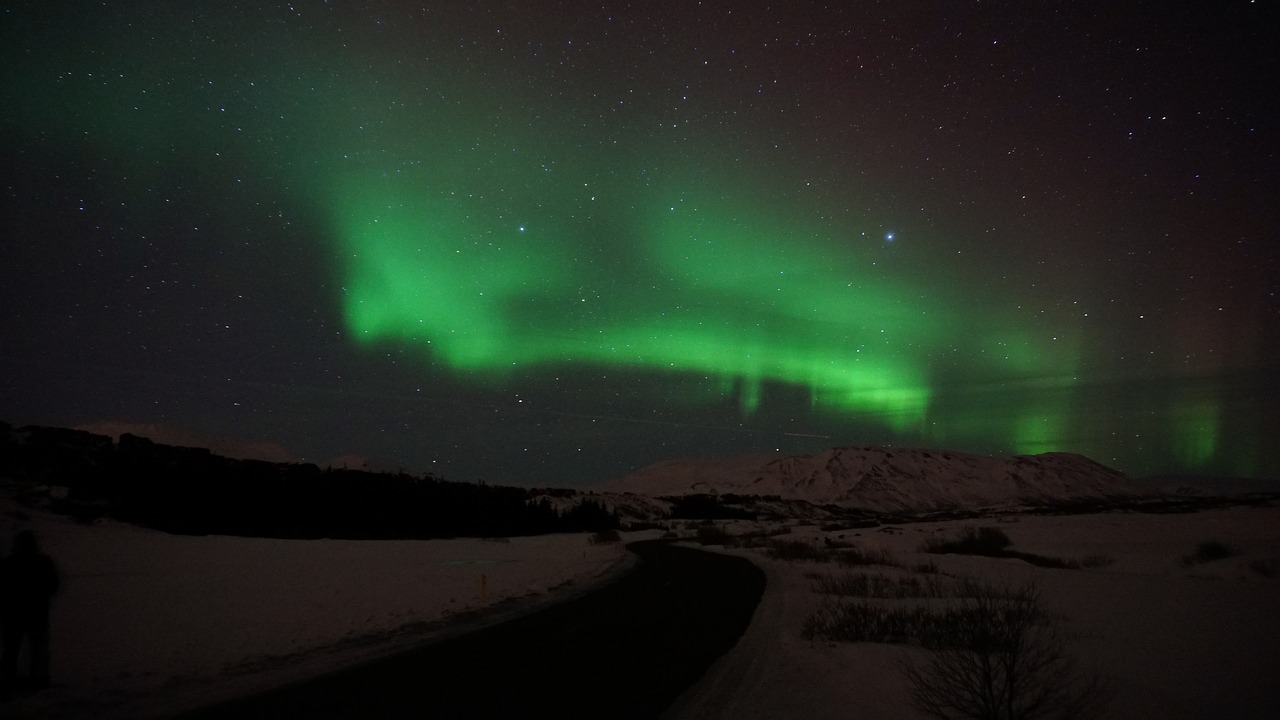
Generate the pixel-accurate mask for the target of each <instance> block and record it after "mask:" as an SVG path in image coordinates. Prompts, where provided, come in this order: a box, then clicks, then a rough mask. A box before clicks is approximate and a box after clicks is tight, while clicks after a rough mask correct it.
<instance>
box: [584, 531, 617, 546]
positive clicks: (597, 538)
mask: <svg viewBox="0 0 1280 720" xmlns="http://www.w3.org/2000/svg"><path fill="white" fill-rule="evenodd" d="M588 542H590V543H591V544H592V545H605V544H608V543H617V542H622V536H621V535H619V534H618V531H617V530H601V531H600V532H597V533H592V534H591V537H590V538H588Z"/></svg>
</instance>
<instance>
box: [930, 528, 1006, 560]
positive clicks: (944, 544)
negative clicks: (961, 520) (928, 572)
mask: <svg viewBox="0 0 1280 720" xmlns="http://www.w3.org/2000/svg"><path fill="white" fill-rule="evenodd" d="M1012 544H1013V541H1012V540H1010V539H1009V536H1008V535H1005V534H1004V531H1003V530H1001V529H999V528H993V527H980V528H975V527H966V528H964V529H963V530H961V531H960V533H959V535H957V536H944V537H932V538H929V539H928V540H926V541H925V543H924V551H925V552H927V553H934V554H936V555H945V554H948V553H957V554H961V555H991V556H998V555H999V554H1001V553H1003V552H1004V550H1005V549H1006V548H1008V547H1009V546H1010V545H1012Z"/></svg>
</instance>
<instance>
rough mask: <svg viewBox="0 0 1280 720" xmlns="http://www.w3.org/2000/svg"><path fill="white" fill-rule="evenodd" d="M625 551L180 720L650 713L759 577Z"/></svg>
mask: <svg viewBox="0 0 1280 720" xmlns="http://www.w3.org/2000/svg"><path fill="white" fill-rule="evenodd" d="M627 547H628V549H629V550H630V551H632V552H634V553H636V554H637V555H639V556H640V563H639V564H638V565H637V566H636V568H635V569H634V570H633V571H632V572H631V573H629V574H628V575H626V576H625V577H623V578H622V579H621V580H619V581H618V582H616V583H613V584H611V585H608V586H606V587H604V588H601V589H600V590H597V591H595V592H592V593H590V594H588V595H584V596H582V597H579V598H577V599H574V600H570V601H567V602H564V603H560V604H558V605H553V606H551V607H549V608H547V609H545V610H541V611H539V612H536V613H533V614H530V615H527V616H524V617H521V618H518V619H516V620H512V621H510V622H506V623H503V624H501V625H496V626H493V627H489V628H485V629H482V630H478V631H476V632H474V633H470V634H467V635H464V636H460V637H456V638H451V639H448V640H443V641H440V642H438V643H434V644H431V645H428V646H425V647H422V648H418V649H414V650H408V651H405V652H403V653H399V654H396V655H393V656H391V657H386V658H382V659H379V660H377V661H374V662H370V663H367V664H364V665H359V666H356V667H352V668H348V669H346V670H342V671H339V672H337V673H333V674H330V675H325V676H322V677H319V678H315V679H313V680H308V681H306V682H302V683H298V684H295V685H290V686H287V687H283V688H279V689H276V690H272V691H269V692H267V693H264V694H261V695H256V696H251V697H247V698H242V699H238V700H233V701H230V702H227V703H223V704H219V705H215V706H213V707H210V708H206V709H203V710H199V711H197V712H194V713H189V714H186V715H183V716H182V717H183V718H189V719H191V720H195V719H199V720H212V719H214V718H280V717H299V718H301V717H306V718H354V717H360V718H432V719H433V720H434V719H446V718H503V719H504V720H511V719H515V718H556V719H558V720H559V719H565V720H568V719H571V718H591V719H592V720H598V719H599V718H620V719H621V718H653V717H656V716H657V715H658V714H659V713H661V712H662V710H664V709H665V708H666V707H667V706H668V705H670V704H671V703H672V701H674V700H675V699H676V697H677V696H678V695H679V694H680V693H681V692H683V691H684V690H685V689H686V688H688V687H689V686H690V685H692V684H693V683H694V682H695V681H697V680H698V678H699V677H701V676H702V674H703V673H704V672H705V671H706V669H707V667H708V666H710V665H711V663H712V662H713V661H714V660H715V659H716V658H717V657H719V656H720V655H722V654H723V653H724V652H726V651H727V650H728V649H729V648H731V647H732V646H733V645H734V643H736V642H737V640H738V638H739V637H740V636H741V635H742V633H743V631H744V630H746V628H747V626H748V625H749V624H750V623H751V617H752V615H753V614H754V612H755V609H756V605H757V604H758V603H759V602H760V597H761V595H762V594H763V592H764V586H765V576H764V573H763V572H761V570H760V569H759V568H757V567H756V566H755V565H752V564H751V563H750V562H749V561H747V560H745V559H743V558H738V557H730V556H727V555H721V554H716V553H710V552H703V551H700V550H695V549H691V548H686V547H679V546H675V545H671V544H669V543H664V542H660V541H647V542H639V543H633V544H631V545H628V546H627Z"/></svg>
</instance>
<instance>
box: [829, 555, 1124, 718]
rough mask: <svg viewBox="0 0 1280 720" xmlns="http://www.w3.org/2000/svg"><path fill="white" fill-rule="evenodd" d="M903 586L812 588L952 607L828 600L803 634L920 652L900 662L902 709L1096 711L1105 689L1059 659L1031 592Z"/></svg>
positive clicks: (940, 713) (1050, 714)
mask: <svg viewBox="0 0 1280 720" xmlns="http://www.w3.org/2000/svg"><path fill="white" fill-rule="evenodd" d="M911 580H914V578H889V577H887V576H884V575H866V574H857V575H850V576H846V577H841V578H835V579H831V580H821V581H819V584H820V585H822V586H823V587H829V588H831V589H839V590H842V591H845V592H844V593H843V594H849V595H853V596H857V597H877V598H878V597H889V598H899V597H902V598H930V599H932V598H938V597H943V598H950V599H952V602H950V603H947V604H945V605H943V606H938V605H937V604H936V603H930V604H922V603H919V602H914V603H901V602H888V603H886V602H881V603H878V604H873V603H870V602H865V601H857V602H844V601H841V602H836V603H833V604H830V605H828V606H826V607H825V608H823V609H822V610H820V611H819V612H818V613H816V614H814V615H813V616H811V617H810V618H809V619H808V621H807V622H806V623H805V628H804V635H805V637H806V638H822V639H826V640H834V641H841V642H877V643H900V644H911V645H917V646H919V647H920V648H921V649H922V650H924V651H925V652H924V654H923V655H918V654H913V655H909V656H908V657H907V658H906V659H904V660H903V662H902V671H903V673H904V674H905V675H906V677H907V679H908V681H909V682H910V690H909V692H910V695H911V700H912V704H913V705H914V706H915V708H916V709H917V710H919V711H920V712H921V713H923V714H924V715H926V716H928V717H933V718H941V719H946V718H995V719H1000V720H1003V719H1006V718H1007V719H1009V720H1012V719H1013V718H1059V717H1060V718H1069V717H1073V718H1082V717H1090V716H1092V715H1094V714H1096V713H1097V712H1099V711H1100V710H1101V709H1102V707H1103V705H1104V704H1105V702H1106V700H1107V698H1108V696H1109V692H1108V688H1107V687H1106V684H1105V683H1104V682H1103V680H1102V679H1101V677H1100V676H1099V675H1097V674H1092V675H1089V674H1085V673H1082V672H1080V671H1079V670H1078V669H1077V668H1076V666H1075V665H1074V663H1073V662H1072V661H1071V659H1070V658H1069V657H1067V655H1066V654H1065V653H1064V651H1063V648H1062V641H1061V638H1060V635H1059V632H1058V629H1057V626H1056V624H1055V623H1054V622H1053V619H1052V618H1051V617H1050V616H1049V615H1048V614H1047V613H1046V612H1045V611H1044V610H1043V607H1042V605H1041V603H1040V599H1039V595H1038V593H1037V592H1036V590H1035V588H1034V587H1031V586H1026V587H1018V588H1009V587H1003V586H997V585H991V584H986V583H981V582H978V581H973V580H957V581H950V582H940V581H939V579H937V578H927V579H926V582H918V581H917V582H915V583H913V582H911ZM917 593H918V594H917Z"/></svg>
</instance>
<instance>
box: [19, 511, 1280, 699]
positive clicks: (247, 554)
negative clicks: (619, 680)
mask: <svg viewBox="0 0 1280 720" xmlns="http://www.w3.org/2000/svg"><path fill="white" fill-rule="evenodd" d="M11 510H12V508H11V507H0V539H2V542H3V544H4V546H5V548H6V549H7V545H8V538H10V537H11V536H12V533H13V532H14V531H16V530H17V529H20V528H21V527H32V528H34V529H35V531H36V532H37V533H38V535H39V539H40V541H41V544H42V547H43V549H45V550H46V551H47V552H48V553H49V554H50V555H51V556H53V557H54V558H55V559H56V561H57V562H58V564H59V567H60V569H61V572H62V575H63V578H64V583H65V584H64V589H63V591H62V592H61V593H60V594H59V596H58V597H57V599H56V602H55V605H54V613H53V645H52V651H53V652H52V655H53V674H54V687H52V688H50V689H49V690H47V691H44V692H42V693H40V694H38V695H36V696H35V697H33V698H29V699H27V700H25V701H22V702H21V703H19V704H13V703H11V704H9V705H6V706H0V716H4V715H6V714H9V715H15V716H18V717H24V716H25V717H45V716H54V717H61V716H95V717H98V716H105V717H145V716H151V715H157V714H162V713H164V712H168V711H172V710H176V709H182V708H187V707H193V706H195V705H199V704H202V703H206V702H209V701H212V700H216V699H219V698H224V697H231V696H234V695H238V694H243V693H246V692H250V691H252V690H255V689H259V688H262V687H266V686H270V685H273V684H279V683H282V682H286V681H288V680H291V679H294V678H300V677H305V676H310V675H314V674H317V673H320V672H323V671H324V670H326V669H331V668H334V667H337V666H340V665H343V664H346V663H351V662H358V661H360V660H362V659H366V658H369V657H371V656H374V655H378V654H383V653H386V652H390V651H393V650H395V649H397V648H402V647H405V646H407V645H412V644H415V643H419V642H422V641H423V640H425V639H430V638H432V637H439V636H441V635H442V634H447V633H454V632H461V631H463V630H465V629H466V628H469V627H473V626H475V625H477V624H479V623H484V622H496V621H497V620H499V619H502V618H504V617H507V616H510V615H511V614H513V613H516V612H519V611H521V610H522V609H527V608H529V607H533V606H537V605H540V604H542V603H546V602H552V601H554V600H556V599H559V598H562V597H565V596H567V595H570V594H572V593H575V592H581V591H583V590H585V589H586V588H588V587H591V586H593V585H595V584H597V583H599V582H603V580H604V579H605V578H606V577H608V576H610V575H612V574H613V573H617V572H621V571H622V570H623V569H624V568H625V567H626V566H627V564H628V563H629V562H630V560H629V559H628V558H629V557H630V556H629V554H627V553H625V551H624V550H623V548H622V546H620V545H616V544H615V545H591V544H589V543H588V541H587V538H586V536H583V535H559V536H545V537H535V538H513V539H511V541H510V542H509V543H501V542H490V541H483V540H441V541H422V542H412V541H407V542H358V541H330V540H318V541H283V540H253V539H243V538H231V537H177V536H170V535H165V534H163V533H156V532H151V531H147V530H142V529H138V528H134V527H131V526H127V525H122V524H118V523H104V524H99V525H95V526H92V527H84V526H80V525H77V524H75V523H72V522H70V521H68V520H65V519H62V518H58V517H54V516H49V515H45V514H42V513H38V512H37V513H30V516H29V517H28V518H27V519H21V518H17V517H15V516H14V515H13V514H12V512H10V511H11ZM970 524H972V525H998V527H999V528H1000V529H1001V530H1003V531H1004V532H1005V533H1007V534H1008V536H1009V537H1010V538H1012V540H1013V547H1014V548H1015V549H1017V550H1020V551H1023V552H1031V553H1038V554H1041V555H1050V556H1056V557H1063V558H1068V559H1075V560H1080V559H1083V558H1086V557H1089V556H1105V557H1107V558H1109V560H1110V563H1109V564H1106V565H1104V566H1101V567H1092V568H1086V569H1079V570H1050V569H1043V568H1037V567H1032V566H1030V565H1028V564H1026V563H1024V562H1022V561H1020V560H1014V559H993V558H984V557H971V556H960V555H926V554H923V553H920V552H919V549H920V545H921V543H922V542H923V541H924V539H925V538H927V537H930V536H931V535H933V534H935V533H939V532H948V531H952V530H955V529H956V528H959V527H962V526H964V525H970ZM746 525H747V524H746V523H738V524H737V529H738V530H742V529H745V526H746ZM824 537H825V538H829V539H831V540H833V541H845V542H854V543H856V544H858V545H859V546H860V547H863V548H865V549H884V550H887V551H889V552H891V553H893V555H894V556H895V557H896V558H897V559H898V560H899V561H900V562H902V563H903V564H905V565H906V566H908V567H912V566H915V565H917V564H919V563H928V562H932V563H934V564H935V565H936V566H937V567H938V569H939V570H940V571H941V572H943V573H949V574H956V575H968V576H974V577H980V578H987V579H991V580H995V581H1000V582H1007V583H1014V584H1018V583H1022V582H1024V581H1034V582H1035V583H1036V584H1037V585H1038V586H1039V588H1040V590H1041V593H1042V597H1043V599H1044V600H1045V601H1046V603H1047V604H1048V605H1049V606H1050V609H1051V610H1052V611H1053V612H1054V613H1056V614H1057V615H1059V616H1060V617H1061V618H1062V621H1063V627H1064V630H1065V631H1066V636H1067V638H1068V641H1069V644H1070V647H1069V649H1070V650H1071V652H1072V653H1073V654H1074V655H1075V656H1076V657H1077V658H1078V660H1079V661H1080V663H1081V664H1082V665H1083V666H1084V667H1086V668H1096V669H1098V670H1100V671H1102V672H1104V673H1105V674H1106V675H1107V676H1108V677H1109V678H1110V679H1111V681H1112V683H1113V685H1114V687H1115V690H1116V695H1115V698H1114V700H1113V702H1112V704H1111V710H1112V714H1113V716H1115V717H1134V718H1145V717H1153V718H1155V717H1158V718H1171V719H1177V718H1207V717H1232V718H1271V717H1280V686H1278V685H1277V684H1276V683H1275V681H1274V677H1275V671H1276V669H1277V668H1280V614H1278V613H1277V612H1276V608H1280V578H1277V577H1275V576H1274V575H1275V574H1276V571H1277V570H1278V569H1280V508H1248V507H1237V508H1231V509H1221V510H1211V511H1204V512H1200V513H1193V514H1178V515H1143V514H1121V513H1113V514H1098V515H1077V516H1058V517H1043V516H1016V517H1010V518H1007V519H1006V521H1005V522H998V523H997V521H995V520H984V521H970V522H960V521H951V522H939V523H919V524H909V525H903V526H901V527H900V528H873V529H864V530H847V531H843V532H829V533H824V532H821V531H819V530H818V529H816V528H814V527H795V528H793V531H792V532H791V533H790V534H789V535H784V536H781V538H780V539H791V540H796V539H802V540H807V541H809V542H811V543H813V544H814V545H815V546H824V545H825V543H823V541H822V539H823V538H824ZM1206 540H1216V541H1219V542H1222V543H1225V544H1227V545H1229V546H1231V547H1233V548H1235V549H1236V550H1238V551H1239V554H1237V555H1234V556H1232V557H1228V558H1226V559H1223V560H1217V561H1214V562H1209V563H1202V564H1194V565H1189V566H1188V565H1184V564H1183V562H1182V558H1183V557H1184V556H1186V555H1188V554H1190V553H1192V552H1193V550H1194V548H1195V546H1196V544H1197V543H1199V542H1202V541H1206ZM727 552H731V553H734V554H741V555H744V556H747V557H749V558H751V559H752V560H753V561H754V562H756V563H757V564H759V565H760V566H761V567H763V568H764V569H765V572H766V573H767V575H768V580H769V585H768V588H767V589H766V592H765V596H764V599H763V600H762V604H761V606H760V608H759V610H758V611H757V613H756V616H755V619H754V622H753V624H752V626H751V627H750V628H749V629H748V631H747V633H746V635H744V637H743V638H742V640H741V641H740V642H739V643H738V645H737V646H736V647H735V648H734V649H733V650H731V651H730V653H729V654H728V655H726V656H725V657H724V658H722V659H721V660H720V661H718V662H717V663H716V665H714V666H713V667H712V669H711V671H710V672H709V673H708V675H707V676H706V677H705V678H704V679H703V680H702V681H701V682H700V683H699V684H698V685H697V686H695V687H694V688H692V689H691V690H690V691H689V692H688V693H686V695H685V696H684V697H682V698H681V700H680V701H678V703H677V705H676V706H675V707H674V708H673V709H672V710H671V711H670V712H669V713H668V717H669V718H671V719H672V720H677V719H683V718H698V719H699V720H702V719H704V718H735V719H737V718H742V719H750V718H761V719H763V718H779V717H799V718H806V720H822V719H823V718H832V719H834V718H846V717H860V718H869V719H872V720H874V719H876V718H910V717H913V715H912V711H911V709H910V707H909V703H908V701H907V686H906V683H905V681H904V679H903V677H902V675H901V672H900V670H899V667H898V661H899V659H900V658H901V657H902V656H903V653H905V652H910V650H907V649H904V647H902V646H895V645H882V644H871V643H859V644H841V643H830V642H824V641H809V640H805V639H804V638H803V637H802V635H801V631H802V628H803V625H804V621H805V619H806V618H807V617H808V616H809V615H810V614H812V613H813V612H814V610H816V609H817V608H818V607H819V606H820V605H821V604H822V603H824V602H828V601H829V598H826V597H824V596H822V595H819V594H818V593H816V592H814V591H813V589H812V587H811V585H812V583H811V580H809V579H808V578H806V577H805V574H806V573H812V572H843V571H845V570H846V568H843V567H840V566H837V565H835V564H831V563H826V564H820V563H815V562H805V561H784V560H774V559H771V558H769V557H767V556H766V554H765V553H764V552H763V551H762V550H757V549H741V550H729V551H727ZM1259 568H1261V570H1260V569H1259ZM855 570H859V571H869V572H877V571H879V570H881V568H876V567H870V568H855ZM885 571H886V572H899V573H902V572H907V571H905V570H893V569H887V570H885ZM482 593H483V594H482ZM504 601H507V602H504ZM638 681H639V680H638Z"/></svg>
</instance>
